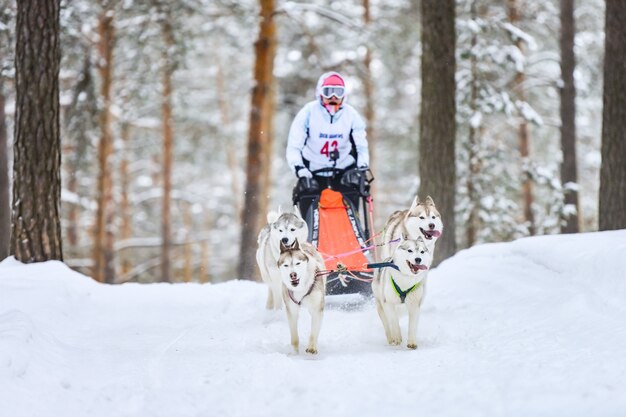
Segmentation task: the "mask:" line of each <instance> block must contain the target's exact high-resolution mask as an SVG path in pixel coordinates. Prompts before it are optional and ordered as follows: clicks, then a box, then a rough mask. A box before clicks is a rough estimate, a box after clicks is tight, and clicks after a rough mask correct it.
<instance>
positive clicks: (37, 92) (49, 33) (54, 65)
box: [11, 0, 63, 263]
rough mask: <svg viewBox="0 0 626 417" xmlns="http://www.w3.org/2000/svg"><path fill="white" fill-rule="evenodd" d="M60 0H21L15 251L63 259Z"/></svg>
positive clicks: (37, 258) (36, 258) (33, 258)
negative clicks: (61, 217)
mask: <svg viewBox="0 0 626 417" xmlns="http://www.w3.org/2000/svg"><path fill="white" fill-rule="evenodd" d="M59 11H60V0H50V1H47V2H41V1H35V0H20V1H19V2H17V24H16V32H17V42H16V51H15V79H16V106H15V146H14V152H15V154H14V155H15V156H14V163H13V218H12V223H11V252H12V253H14V254H15V257H16V259H17V260H19V261H22V262H25V263H30V262H42V261H48V260H62V259H63V250H62V244H61V221H60V206H61V142H60V137H59V67H60V63H61V50H60V46H59V32H60V27H59V26H60V23H59V20H60V17H59V16H60V15H59Z"/></svg>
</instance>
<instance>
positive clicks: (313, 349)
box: [306, 347, 317, 355]
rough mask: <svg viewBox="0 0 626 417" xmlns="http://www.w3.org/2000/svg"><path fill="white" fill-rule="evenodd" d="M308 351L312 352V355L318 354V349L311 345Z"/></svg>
mask: <svg viewBox="0 0 626 417" xmlns="http://www.w3.org/2000/svg"><path fill="white" fill-rule="evenodd" d="M306 353H310V354H311V355H317V349H315V348H314V347H309V348H307V349H306Z"/></svg>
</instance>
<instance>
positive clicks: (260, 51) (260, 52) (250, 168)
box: [238, 0, 276, 279]
mask: <svg viewBox="0 0 626 417" xmlns="http://www.w3.org/2000/svg"><path fill="white" fill-rule="evenodd" d="M260 3H261V12H260V17H261V20H260V28H259V37H258V39H257V41H256V43H255V44H254V49H255V55H256V62H255V68H254V79H255V86H254V88H253V90H252V106H251V109H250V130H249V134H248V156H247V163H246V196H245V201H244V211H243V221H242V228H241V253H240V259H241V263H240V264H239V271H238V272H239V277H240V278H242V279H254V278H255V277H256V276H257V275H258V274H257V269H256V261H255V250H256V238H257V233H258V231H259V229H260V226H261V223H260V221H259V220H260V215H259V214H260V211H261V201H260V200H261V199H262V198H266V196H267V190H264V189H263V175H262V174H263V170H264V169H265V167H264V166H263V165H264V164H266V163H267V161H268V159H267V157H266V155H264V154H263V152H264V151H265V152H266V151H267V150H268V149H270V146H269V144H268V142H269V141H270V140H271V137H270V136H269V135H268V134H267V133H268V130H271V129H270V128H269V127H267V126H264V123H263V121H267V120H270V119H271V118H270V117H267V115H266V112H267V111H268V110H269V108H270V107H271V104H269V103H270V101H271V93H270V89H271V85H272V80H273V75H272V73H273V70H274V56H275V55H276V24H275V22H274V11H275V8H276V1H275V0H260Z"/></svg>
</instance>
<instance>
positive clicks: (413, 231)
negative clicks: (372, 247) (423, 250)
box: [381, 196, 443, 259]
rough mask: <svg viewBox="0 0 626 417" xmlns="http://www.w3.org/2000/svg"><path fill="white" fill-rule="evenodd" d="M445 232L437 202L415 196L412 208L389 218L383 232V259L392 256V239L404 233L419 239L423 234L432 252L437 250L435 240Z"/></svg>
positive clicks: (397, 212)
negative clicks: (422, 199) (421, 199)
mask: <svg viewBox="0 0 626 417" xmlns="http://www.w3.org/2000/svg"><path fill="white" fill-rule="evenodd" d="M442 232H443V223H442V222H441V215H440V214H439V212H438V211H437V207H435V202H434V201H433V199H432V198H431V197H430V196H428V197H426V200H424V201H422V202H420V201H419V197H418V196H415V199H414V200H413V204H411V208H409V209H408V210H402V211H396V212H394V213H393V214H392V215H391V216H389V219H388V220H387V223H386V224H385V228H384V232H383V243H384V245H383V247H382V250H381V257H382V258H383V259H385V258H388V257H389V256H391V252H392V248H391V246H390V243H389V242H391V241H393V240H396V239H398V238H400V237H401V236H402V235H405V236H407V238H409V239H417V238H418V236H421V237H422V238H423V239H424V242H426V246H428V250H429V251H430V252H431V253H432V252H434V250H435V242H436V241H437V239H439V237H440V236H441V233H442Z"/></svg>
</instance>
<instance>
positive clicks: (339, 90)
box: [322, 86, 346, 98]
mask: <svg viewBox="0 0 626 417" xmlns="http://www.w3.org/2000/svg"><path fill="white" fill-rule="evenodd" d="M345 94H346V89H345V88H344V87H339V86H324V87H322V97H324V98H331V97H332V96H335V97H337V98H343V96H344V95H345Z"/></svg>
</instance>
